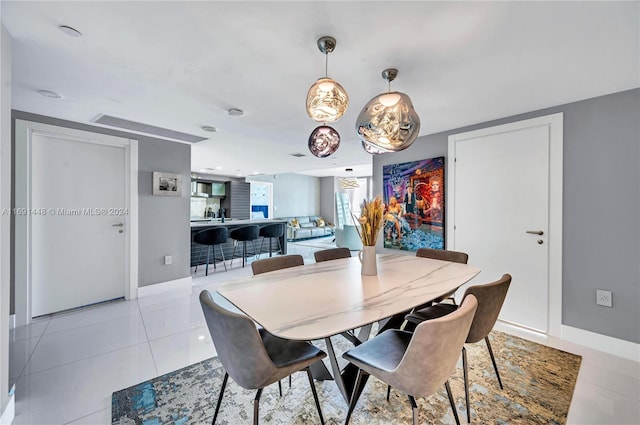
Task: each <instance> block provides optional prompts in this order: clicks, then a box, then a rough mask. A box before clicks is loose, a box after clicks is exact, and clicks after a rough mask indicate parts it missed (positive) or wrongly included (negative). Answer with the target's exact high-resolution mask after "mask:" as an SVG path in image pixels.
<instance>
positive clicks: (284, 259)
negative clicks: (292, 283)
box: [251, 254, 304, 275]
mask: <svg viewBox="0 0 640 425" xmlns="http://www.w3.org/2000/svg"><path fill="white" fill-rule="evenodd" d="M296 266H304V259H303V258H302V255H298V254H291V255H281V256H279V257H272V258H264V259H262V260H256V261H254V262H253V263H251V271H252V272H253V274H254V275H257V274H262V273H267V272H272V271H274V270H280V269H288V268H289V267H296Z"/></svg>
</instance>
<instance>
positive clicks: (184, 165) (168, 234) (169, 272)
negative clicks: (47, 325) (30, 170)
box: [12, 111, 191, 298]
mask: <svg viewBox="0 0 640 425" xmlns="http://www.w3.org/2000/svg"><path fill="white" fill-rule="evenodd" d="M13 119H14V120H16V119H22V120H27V121H34V122H40V123H44V124H50V125H57V126H61V127H68V128H73V129H77V130H84V131H91V132H94V133H102V134H109V135H112V136H118V137H126V138H130V139H136V140H138V247H139V249H138V286H139V287H143V286H148V285H153V284H155V283H160V282H166V281H170V280H175V279H181V278H185V277H189V276H190V273H189V264H190V242H191V241H190V236H191V232H190V222H189V208H190V204H189V202H190V197H189V195H190V193H191V188H190V174H191V146H190V145H186V144H183V143H175V142H168V141H166V140H161V139H156V138H153V137H147V136H142V135H139V134H131V133H126V132H122V131H116V130H111V129H106V128H101V127H95V126H91V125H86V124H81V123H76V122H72V121H66V120H61V119H57V118H52V117H46V116H42V115H36V114H30V113H27V112H22V111H13ZM153 171H162V172H168V173H178V174H182V184H183V187H182V196H181V197H176V198H172V197H165V196H152V173H153ZM165 255H171V256H173V264H171V265H166V266H165V265H164V256H165ZM12 285H13V282H12ZM13 292H14V291H13V287H12V293H13ZM12 298H13V296H12Z"/></svg>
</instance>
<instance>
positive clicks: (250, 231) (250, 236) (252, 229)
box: [229, 224, 260, 267]
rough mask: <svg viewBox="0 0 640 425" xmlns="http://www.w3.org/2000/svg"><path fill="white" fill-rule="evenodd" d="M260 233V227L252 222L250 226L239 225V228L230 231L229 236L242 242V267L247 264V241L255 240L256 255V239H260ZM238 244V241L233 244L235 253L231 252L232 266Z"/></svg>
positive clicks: (254, 252) (254, 249)
mask: <svg viewBox="0 0 640 425" xmlns="http://www.w3.org/2000/svg"><path fill="white" fill-rule="evenodd" d="M259 233H260V228H259V227H258V226H257V225H255V224H250V225H248V226H242V227H238V228H237V229H233V230H232V231H231V233H229V237H230V238H231V239H234V240H235V241H236V242H242V267H244V264H245V258H246V257H247V242H248V241H251V242H253V255H256V239H258V234H259ZM236 246H238V245H237V243H234V244H233V253H232V254H231V266H232V267H233V259H234V258H235V255H236Z"/></svg>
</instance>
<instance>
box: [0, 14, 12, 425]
mask: <svg viewBox="0 0 640 425" xmlns="http://www.w3.org/2000/svg"><path fill="white" fill-rule="evenodd" d="M0 13H1V12H0ZM10 207H11V36H10V35H9V33H8V32H7V30H6V29H5V27H4V24H0V208H1V209H2V210H4V209H5V208H6V209H8V208H10ZM10 233H11V219H10V216H9V215H8V214H0V377H1V378H0V417H2V416H3V415H4V414H5V409H6V408H7V403H8V402H9V314H10V308H11V307H10V302H9V300H10V298H11V285H10V282H11V278H10V274H9V269H10V267H11V266H10V264H11V237H10ZM8 416H9V415H8V414H7V417H8Z"/></svg>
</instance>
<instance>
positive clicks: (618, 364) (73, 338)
mask: <svg viewBox="0 0 640 425" xmlns="http://www.w3.org/2000/svg"><path fill="white" fill-rule="evenodd" d="M320 246H322V244H319V243H317V242H316V243H306V244H305V243H304V242H302V243H295V244H291V243H290V244H289V245H288V253H289V254H301V255H302V256H303V257H304V260H305V263H311V262H313V261H314V259H313V252H315V251H316V250H318V249H321V248H320ZM250 274H251V268H250V267H245V268H244V269H243V268H241V267H239V263H238V261H235V262H234V267H233V269H230V270H229V271H228V272H225V271H224V268H218V270H217V271H216V272H215V273H210V274H209V276H208V277H205V276H204V268H202V267H201V268H199V269H198V272H197V274H194V273H193V269H192V276H193V284H194V287H193V291H191V293H175V292H174V293H171V294H161V295H157V296H150V297H145V298H140V299H137V300H132V301H121V302H114V303H110V304H105V305H101V306H96V307H92V308H88V309H86V310H80V311H76V312H71V313H67V314H61V315H57V316H54V317H51V318H45V319H42V320H38V321H36V322H34V323H32V324H31V325H29V326H25V327H21V328H17V329H14V330H12V331H11V335H10V337H11V343H10V381H11V382H12V383H13V382H15V383H16V418H15V420H14V424H16V425H24V424H28V425H36V424H109V423H111V393H112V392H113V391H117V390H119V389H122V388H126V387H129V386H131V385H134V384H137V383H139V382H142V381H145V380H148V379H151V378H153V377H156V376H159V375H162V374H164V373H167V372H170V371H172V370H176V369H179V368H182V367H184V366H187V365H190V364H193V363H195V362H198V361H201V360H204V359H207V358H209V357H211V356H214V355H215V349H214V347H213V343H212V342H211V338H210V336H209V332H208V330H207V327H206V324H205V322H204V317H203V315H202V311H201V309H200V305H199V303H198V295H199V293H200V291H202V290H203V289H207V290H210V291H212V293H214V291H215V288H216V287H217V285H219V284H220V283H222V282H226V281H229V280H233V279H241V278H243V277H245V276H249V275H250ZM498 327H499V328H501V330H504V331H507V332H510V333H513V334H516V335H518V336H522V337H524V338H527V339H531V340H534V341H537V342H540V343H544V344H547V345H551V346H553V347H556V348H560V349H563V350H565V351H569V352H574V353H577V354H581V355H582V356H583V361H582V367H581V369H580V374H579V376H578V383H577V385H576V390H575V393H574V397H573V402H572V405H571V409H570V411H569V418H568V423H569V424H640V407H639V406H640V366H639V364H638V363H637V362H632V361H630V360H626V359H623V358H619V357H615V356H611V355H608V354H605V353H602V352H599V351H595V350H591V349H588V348H585V347H582V346H578V345H574V344H569V343H566V342H564V341H559V340H554V339H550V338H541V337H539V336H538V335H535V334H532V333H528V332H524V331H520V330H518V329H514V328H508V327H506V326H502V325H499V326H498Z"/></svg>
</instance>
